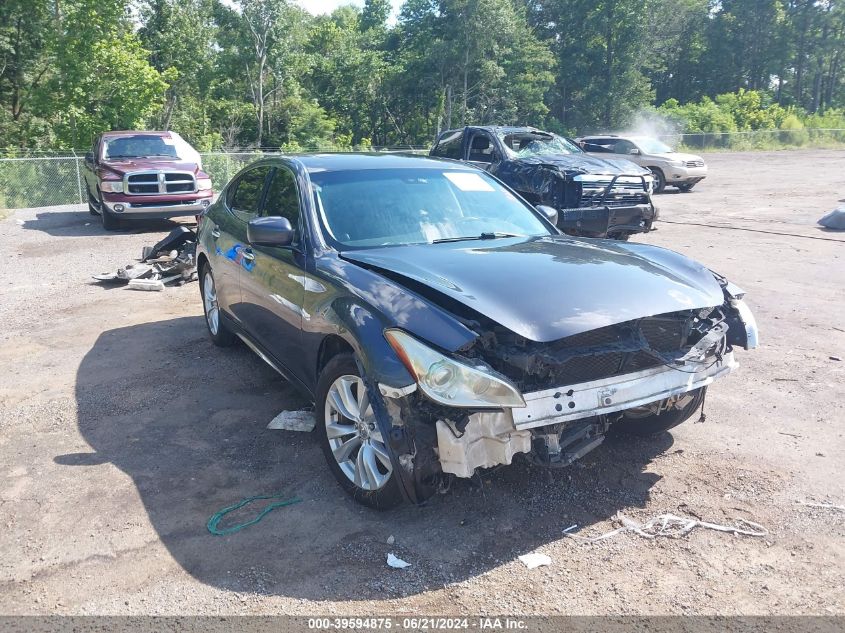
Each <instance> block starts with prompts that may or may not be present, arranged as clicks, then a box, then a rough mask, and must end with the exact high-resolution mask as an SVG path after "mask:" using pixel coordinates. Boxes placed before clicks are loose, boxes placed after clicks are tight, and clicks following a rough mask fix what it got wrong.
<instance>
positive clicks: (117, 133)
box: [101, 130, 173, 137]
mask: <svg viewBox="0 0 845 633" xmlns="http://www.w3.org/2000/svg"><path fill="white" fill-rule="evenodd" d="M130 134H148V135H149V136H172V135H173V132H168V131H167V130H114V131H112V132H103V133H102V135H101V136H103V137H108V136H128V135H130Z"/></svg>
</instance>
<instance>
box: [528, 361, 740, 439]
mask: <svg viewBox="0 0 845 633" xmlns="http://www.w3.org/2000/svg"><path fill="white" fill-rule="evenodd" d="M737 366H738V365H737V363H736V361H735V360H734V357H733V353H728V354H725V355H724V356H723V357H722V360H721V361H713V360H712V359H710V360H707V361H705V362H703V363H689V362H688V363H686V364H685V365H684V366H683V367H679V368H678V369H674V368H671V367H655V368H652V369H646V370H643V371H640V372H635V373H631V374H626V375H623V376H614V377H612V378H604V379H601V380H593V381H591V382H584V383H580V384H577V385H566V386H562V387H559V388H557V389H545V390H543V391H535V392H533V393H526V394H523V396H524V398H525V404H526V406H525V408H522V409H511V412H512V415H513V421H514V426H515V427H516V428H517V429H530V428H533V427H538V426H546V425H548V424H557V423H561V422H569V421H571V420H579V419H582V418H588V417H592V416H595V415H604V414H607V413H616V412H618V411H624V410H625V409H631V408H634V407H639V406H643V405H646V404H649V403H652V402H657V401H659V400H663V399H665V398H669V397H670V396H676V395H680V394H683V393H687V392H688V391H692V390H694V389H698V388H699V387H705V386H707V385H709V384H710V383H712V382H713V381H714V380H716V379H717V378H721V377H722V376H726V375H728V374H729V373H730V372H731V371H733V370H734V369H735V368H736V367H737Z"/></svg>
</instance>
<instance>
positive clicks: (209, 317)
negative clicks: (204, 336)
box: [200, 264, 235, 347]
mask: <svg viewBox="0 0 845 633" xmlns="http://www.w3.org/2000/svg"><path fill="white" fill-rule="evenodd" d="M200 292H202V309H203V312H204V313H205V324H206V325H207V326H208V333H209V334H210V335H211V341H212V342H213V343H214V344H215V345H217V346H219V347H228V346H229V345H231V344H232V343H234V342H235V335H234V334H232V332H230V331H229V329H228V328H227V327H226V325H225V324H224V323H223V320H222V319H221V318H220V304H219V303H218V302H217V286H215V285H214V275H212V274H211V266H209V265H208V264H206V265H205V266H203V267H202V271H201V273H200Z"/></svg>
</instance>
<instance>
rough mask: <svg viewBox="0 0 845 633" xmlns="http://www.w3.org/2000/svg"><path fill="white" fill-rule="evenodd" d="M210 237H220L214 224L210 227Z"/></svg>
mask: <svg viewBox="0 0 845 633" xmlns="http://www.w3.org/2000/svg"><path fill="white" fill-rule="evenodd" d="M211 237H213V238H214V239H215V240H216V239H217V238H218V237H220V229H219V228H217V227H216V226H215V227H214V228H213V229H211Z"/></svg>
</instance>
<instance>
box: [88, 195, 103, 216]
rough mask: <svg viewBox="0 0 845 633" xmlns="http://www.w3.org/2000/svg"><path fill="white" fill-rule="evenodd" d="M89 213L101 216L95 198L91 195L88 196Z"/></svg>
mask: <svg viewBox="0 0 845 633" xmlns="http://www.w3.org/2000/svg"><path fill="white" fill-rule="evenodd" d="M88 213H90V214H91V215H100V208H99V207H98V206H97V204H96V202H95V201H94V196H92V195H91V194H90V193H89V194H88Z"/></svg>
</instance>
